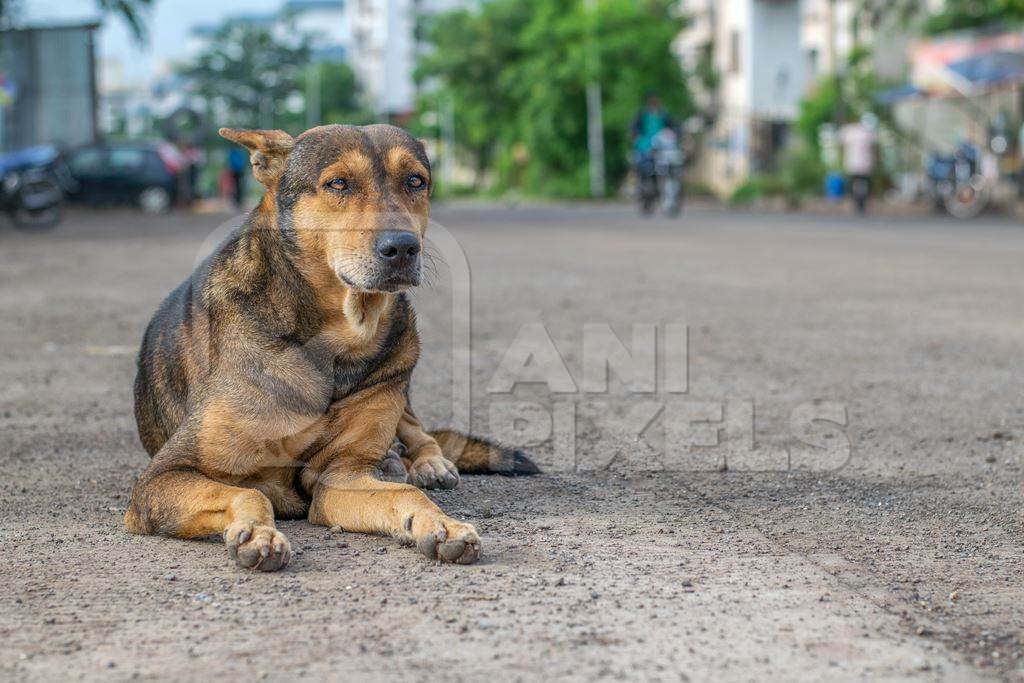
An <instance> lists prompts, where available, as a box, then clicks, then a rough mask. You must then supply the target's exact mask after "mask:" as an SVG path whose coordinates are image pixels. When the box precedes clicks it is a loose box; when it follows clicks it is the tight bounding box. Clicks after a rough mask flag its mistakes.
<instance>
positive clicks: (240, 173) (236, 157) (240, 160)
mask: <svg viewBox="0 0 1024 683" xmlns="http://www.w3.org/2000/svg"><path fill="white" fill-rule="evenodd" d="M248 170H249V157H248V155H247V154H246V153H245V151H244V150H243V149H242V148H241V147H234V146H233V147H232V148H231V149H230V150H229V151H228V171H230V173H231V179H232V180H233V181H234V200H235V208H236V209H241V208H242V200H243V199H244V198H245V174H246V173H247V172H248Z"/></svg>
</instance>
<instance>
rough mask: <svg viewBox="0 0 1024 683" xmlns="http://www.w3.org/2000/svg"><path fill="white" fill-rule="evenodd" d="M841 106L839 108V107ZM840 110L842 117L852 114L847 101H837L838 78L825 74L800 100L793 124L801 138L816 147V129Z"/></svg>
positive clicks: (828, 121) (833, 118)
mask: <svg viewBox="0 0 1024 683" xmlns="http://www.w3.org/2000/svg"><path fill="white" fill-rule="evenodd" d="M840 107H841V109H840ZM839 112H841V113H842V115H843V117H844V118H847V119H848V118H849V117H850V116H851V114H852V112H851V110H850V106H849V104H848V103H847V102H845V101H844V102H843V103H842V105H840V103H839V79H838V78H837V77H835V76H825V77H824V78H822V79H821V80H820V81H819V82H818V83H816V84H815V85H814V87H813V88H812V89H811V90H810V92H809V93H808V95H807V96H806V97H804V99H803V100H801V101H800V110H799V112H797V116H796V122H795V123H794V126H795V128H796V130H797V132H798V133H799V134H800V137H801V138H802V140H803V141H804V142H805V143H806V144H807V145H809V146H811V147H812V148H814V149H817V148H818V130H819V129H820V128H821V126H823V125H824V124H826V123H831V122H832V121H834V120H835V118H836V114H837V113H839Z"/></svg>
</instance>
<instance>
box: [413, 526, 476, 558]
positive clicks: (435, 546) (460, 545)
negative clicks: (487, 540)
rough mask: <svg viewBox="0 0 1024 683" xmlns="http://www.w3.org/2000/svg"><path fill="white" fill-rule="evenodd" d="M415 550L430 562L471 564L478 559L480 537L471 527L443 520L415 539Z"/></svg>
mask: <svg viewBox="0 0 1024 683" xmlns="http://www.w3.org/2000/svg"><path fill="white" fill-rule="evenodd" d="M416 549H417V550H419V551H420V553H422V554H423V555H426V556H427V557H429V558H430V559H432V560H441V561H442V562H453V563H455V564H472V563H474V562H476V561H477V559H478V558H479V557H480V537H479V536H478V535H477V533H476V529H474V528H473V526H472V525H470V524H464V523H462V522H456V521H455V520H453V519H444V520H441V521H438V522H437V524H436V526H435V528H434V529H433V530H431V531H428V532H426V533H423V534H421V535H420V536H419V537H417V539H416Z"/></svg>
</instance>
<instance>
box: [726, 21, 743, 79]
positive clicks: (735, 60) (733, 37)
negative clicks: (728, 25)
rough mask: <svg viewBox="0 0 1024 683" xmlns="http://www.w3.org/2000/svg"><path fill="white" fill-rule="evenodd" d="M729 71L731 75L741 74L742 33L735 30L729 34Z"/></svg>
mask: <svg viewBox="0 0 1024 683" xmlns="http://www.w3.org/2000/svg"><path fill="white" fill-rule="evenodd" d="M728 71H729V73H731V74H738V73H739V72H740V32H739V29H735V28H734V29H733V30H732V31H730V32H729V64H728Z"/></svg>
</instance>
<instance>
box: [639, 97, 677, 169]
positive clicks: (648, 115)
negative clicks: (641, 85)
mask: <svg viewBox="0 0 1024 683" xmlns="http://www.w3.org/2000/svg"><path fill="white" fill-rule="evenodd" d="M665 128H671V129H672V130H676V122H675V120H673V118H672V117H671V116H670V115H669V113H668V111H667V110H666V109H665V107H664V105H663V104H662V102H661V97H659V96H658V95H657V94H656V93H648V95H647V104H646V105H645V106H644V107H643V108H641V109H640V111H638V112H637V114H636V116H635V117H634V118H633V125H632V130H633V151H634V152H636V154H637V155H638V156H639V157H641V158H642V157H644V156H646V155H649V154H650V152H651V148H652V147H653V145H654V138H655V137H657V135H658V133H660V132H661V131H662V130H664V129H665Z"/></svg>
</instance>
